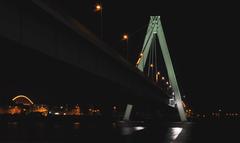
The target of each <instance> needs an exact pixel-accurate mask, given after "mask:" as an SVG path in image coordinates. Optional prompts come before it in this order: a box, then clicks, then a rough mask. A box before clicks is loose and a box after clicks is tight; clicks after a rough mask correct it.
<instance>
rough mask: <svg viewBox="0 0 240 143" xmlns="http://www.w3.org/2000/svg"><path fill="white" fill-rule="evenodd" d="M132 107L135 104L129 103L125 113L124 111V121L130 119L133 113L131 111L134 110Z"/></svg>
mask: <svg viewBox="0 0 240 143" xmlns="http://www.w3.org/2000/svg"><path fill="white" fill-rule="evenodd" d="M132 107H133V105H131V104H127V107H126V110H125V113H124V116H123V120H124V121H129V120H130V115H131V112H132Z"/></svg>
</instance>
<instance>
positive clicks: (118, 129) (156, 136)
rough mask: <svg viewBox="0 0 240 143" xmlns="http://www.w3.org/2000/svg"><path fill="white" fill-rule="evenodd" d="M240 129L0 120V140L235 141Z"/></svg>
mask: <svg viewBox="0 0 240 143" xmlns="http://www.w3.org/2000/svg"><path fill="white" fill-rule="evenodd" d="M239 129H240V123H239V122H237V121H232V122H230V121H225V122H224V121H221V122H220V121H211V122H198V123H194V122H187V123H161V124H160V123H157V124H154V125H144V124H143V125H132V124H130V125H126V124H122V125H119V124H116V123H115V122H113V123H112V124H101V123H98V124H96V123H81V122H54V123H50V122H41V121H39V122H30V123H26V122H25V123H22V122H0V143H23V142H25V143H55V142H66V143H71V142H79V143H85V142H86V143H101V142H103V143H104V142H112V143H208V142H209V143H210V142H213V143H215V142H216V143H217V142H226V143H232V142H234V143H235V142H236V143H237V142H240V139H239V137H240V135H239Z"/></svg>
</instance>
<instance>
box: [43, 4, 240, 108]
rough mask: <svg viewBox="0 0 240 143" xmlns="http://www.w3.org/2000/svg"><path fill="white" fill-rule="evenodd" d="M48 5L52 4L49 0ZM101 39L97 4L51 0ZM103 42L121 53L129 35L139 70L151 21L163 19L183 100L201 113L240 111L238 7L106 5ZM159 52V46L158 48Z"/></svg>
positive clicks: (212, 5)
mask: <svg viewBox="0 0 240 143" xmlns="http://www.w3.org/2000/svg"><path fill="white" fill-rule="evenodd" d="M45 1H47V0H45ZM48 2H49V3H53V4H54V5H56V6H58V7H60V10H62V11H63V12H64V13H67V14H68V15H70V16H72V17H74V18H76V19H77V20H79V21H80V22H81V23H82V24H84V25H85V26H86V27H87V28H89V29H90V30H91V31H92V32H94V33H96V35H98V36H99V32H100V14H99V13H96V12H94V6H95V4H96V3H97V2H99V1H95V0H71V1H69V0H62V1H59V0H51V1H48ZM101 2H102V4H103V16H102V18H103V40H104V42H106V43H107V44H108V45H109V46H110V47H111V48H113V49H115V50H116V51H117V52H119V53H120V54H123V52H124V50H126V43H124V41H122V40H121V38H122V37H121V36H122V34H124V33H128V34H129V36H130V37H129V45H128V52H129V55H130V62H131V63H132V64H134V65H135V62H136V60H137V59H136V56H137V55H138V54H139V52H140V50H141V48H142V44H143V40H144V35H145V33H146V28H147V25H148V22H149V16H151V15H160V16H161V21H162V25H163V29H164V32H165V36H166V40H167V43H168V47H169V50H170V54H171V57H172V61H173V65H174V68H175V73H176V76H177V80H178V82H179V87H180V90H181V92H182V95H186V100H187V101H188V103H189V104H190V105H191V106H192V107H193V108H194V109H195V110H197V111H200V110H201V111H204V110H205V111H207V110H209V109H210V110H218V109H219V108H221V109H222V110H223V111H224V110H232V111H239V109H240V104H239V101H238V100H237V99H238V96H240V95H239V93H238V88H239V87H238V83H239V79H240V78H239V75H238V74H239V68H238V66H239V53H238V52H237V51H239V50H238V49H239V47H240V44H239V33H240V28H239V27H240V26H239V25H240V22H239V20H238V19H239V17H240V15H239V10H237V9H238V7H237V6H238V5H237V4H234V3H230V2H229V3H223V2H219V1H218V2H209V1H199V2H196V1H194V2H193V1H173V0H154V1H153V0H147V1H146V0H121V1H116V0H102V1H101ZM159 48H160V47H159Z"/></svg>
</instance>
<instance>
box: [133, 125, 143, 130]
mask: <svg viewBox="0 0 240 143" xmlns="http://www.w3.org/2000/svg"><path fill="white" fill-rule="evenodd" d="M143 129H144V127H142V126H137V127H134V130H136V131H140V130H143Z"/></svg>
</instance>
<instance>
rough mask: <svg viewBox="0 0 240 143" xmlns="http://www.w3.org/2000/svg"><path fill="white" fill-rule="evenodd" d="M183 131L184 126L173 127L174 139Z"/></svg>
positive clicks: (172, 134) (172, 135)
mask: <svg viewBox="0 0 240 143" xmlns="http://www.w3.org/2000/svg"><path fill="white" fill-rule="evenodd" d="M181 132H182V128H179V127H174V128H171V137H172V139H173V140H175V139H176V138H177V137H178V135H179V134H180V133H181Z"/></svg>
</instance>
